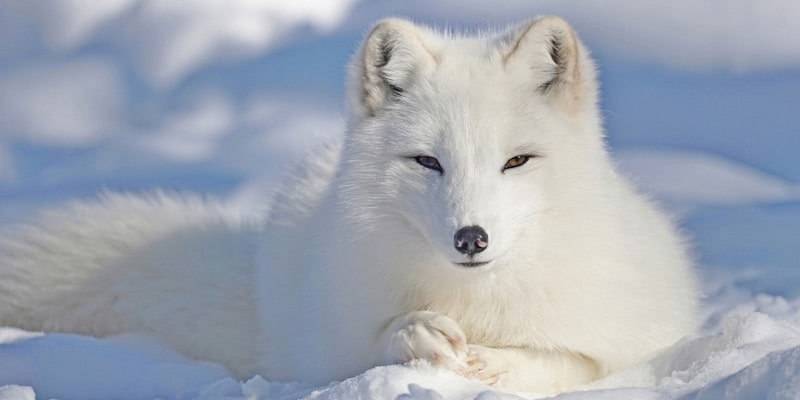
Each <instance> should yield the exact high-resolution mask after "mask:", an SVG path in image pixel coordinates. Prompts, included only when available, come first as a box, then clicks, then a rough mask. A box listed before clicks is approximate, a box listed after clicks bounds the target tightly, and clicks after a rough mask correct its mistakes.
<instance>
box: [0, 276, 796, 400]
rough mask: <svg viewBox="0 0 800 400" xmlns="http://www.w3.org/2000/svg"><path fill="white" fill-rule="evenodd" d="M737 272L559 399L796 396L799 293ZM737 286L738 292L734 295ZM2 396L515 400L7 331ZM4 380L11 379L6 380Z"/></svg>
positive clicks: (461, 382)
mask: <svg viewBox="0 0 800 400" xmlns="http://www.w3.org/2000/svg"><path fill="white" fill-rule="evenodd" d="M748 279H752V276H751V274H750V273H747V274H740V276H739V278H738V279H730V278H726V279H722V280H715V281H712V282H709V284H708V285H707V289H708V291H709V292H713V293H712V294H711V296H710V297H709V299H707V303H708V307H707V308H708V312H707V317H706V323H705V327H704V330H703V333H702V334H700V335H699V336H698V337H695V338H686V339H684V340H683V341H681V342H679V343H677V344H675V345H674V346H672V347H671V348H669V349H667V350H665V351H664V352H663V353H662V354H660V355H658V356H656V357H655V358H653V359H652V360H650V361H648V362H644V363H642V364H639V365H636V366H634V367H632V368H629V369H628V370H625V371H621V372H618V373H616V374H613V375H611V376H608V377H606V378H604V379H602V380H600V381H597V382H594V383H592V384H590V385H588V386H586V387H584V388H582V389H581V390H579V391H576V392H572V393H564V394H561V395H559V396H556V398H557V399H568V400H583V399H587V400H588V399H600V400H603V399H622V398H624V399H679V398H680V399H721V400H726V399H727V400H733V399H752V398H765V399H766V398H769V399H777V400H781V399H785V400H796V399H798V398H800V298H792V299H786V298H783V297H780V296H773V295H769V294H765V293H751V294H750V295H748V296H746V297H744V298H743V297H742V295H743V293H742V289H741V287H740V286H741V283H742V281H743V280H748ZM731 292H736V295H731ZM0 343H2V344H0V386H1V387H0V400H5V399H12V398H13V399H18V398H23V399H33V398H34V392H35V393H36V396H37V397H38V398H50V397H57V398H60V399H64V400H69V399H84V400H88V399H108V398H115V399H150V398H157V397H158V398H165V399H208V400H211V399H220V398H225V399H231V400H233V399H241V400H245V399H325V400H349V399H354V398H365V399H404V400H408V399H418V400H439V399H478V400H490V399H519V398H529V399H533V398H541V397H542V396H539V395H537V394H536V393H503V392H499V391H497V390H494V389H493V388H491V387H489V386H485V385H483V384H481V383H477V382H472V381H468V380H466V379H464V378H462V377H460V376H458V375H456V374H454V373H452V372H449V371H446V370H441V369H438V368H435V367H433V366H431V365H430V364H427V363H425V362H415V363H411V364H407V365H390V366H382V367H376V368H373V369H371V370H368V371H366V372H364V373H363V374H361V375H358V376H356V377H353V378H350V379H347V380H344V381H342V382H332V383H331V384H330V385H328V386H323V387H314V386H311V385H308V384H304V383H300V382H271V381H267V380H265V379H264V378H262V377H258V376H257V377H253V378H252V379H250V380H248V381H246V382H238V381H235V380H234V379H232V378H231V377H230V375H229V374H228V373H227V372H226V371H225V370H224V369H222V368H221V367H219V366H215V365H212V364H209V363H203V362H198V361H192V360H187V359H185V358H182V357H181V356H179V355H177V354H176V353H174V352H172V351H171V350H169V349H166V348H164V347H163V346H162V345H160V344H159V343H157V342H153V341H150V340H148V339H146V338H141V337H136V336H125V337H119V338H111V339H95V338H88V337H81V336H76V335H64V334H45V335H42V334H36V333H29V332H24V331H19V330H16V329H10V328H3V329H0ZM3 385H5V386H3Z"/></svg>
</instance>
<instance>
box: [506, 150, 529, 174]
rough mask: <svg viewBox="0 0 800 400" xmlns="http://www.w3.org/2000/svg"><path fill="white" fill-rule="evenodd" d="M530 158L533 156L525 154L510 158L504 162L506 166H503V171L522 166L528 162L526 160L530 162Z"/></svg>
mask: <svg viewBox="0 0 800 400" xmlns="http://www.w3.org/2000/svg"><path fill="white" fill-rule="evenodd" d="M531 157H533V156H530V155H527V154H523V155H518V156H514V157H511V158H510V159H509V160H508V161H506V165H504V166H503V171H505V170H507V169H511V168H517V167H520V166H522V165H524V164H525V163H526V162H528V160H530V159H531Z"/></svg>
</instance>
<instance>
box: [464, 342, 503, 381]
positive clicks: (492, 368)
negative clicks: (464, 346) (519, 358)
mask: <svg viewBox="0 0 800 400" xmlns="http://www.w3.org/2000/svg"><path fill="white" fill-rule="evenodd" d="M508 371H509V367H508V365H507V363H506V362H505V360H504V359H503V357H502V356H501V355H500V354H499V353H498V351H497V350H495V349H492V348H490V347H484V346H478V345H470V346H469V354H468V355H467V367H466V368H463V369H462V370H461V371H460V372H461V374H462V375H464V376H465V377H467V378H469V379H473V380H476V381H480V382H483V383H485V384H487V385H490V386H500V387H502V386H503V384H502V382H501V380H502V378H503V377H504V376H505V375H506V374H508Z"/></svg>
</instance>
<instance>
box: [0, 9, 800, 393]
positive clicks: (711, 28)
mask: <svg viewBox="0 0 800 400" xmlns="http://www.w3.org/2000/svg"><path fill="white" fill-rule="evenodd" d="M540 14H556V15H560V16H562V17H565V18H566V19H567V20H569V21H570V22H571V23H572V24H573V25H574V27H575V28H576V30H577V31H578V33H579V34H580V35H581V37H582V39H583V40H584V42H585V43H586V44H587V45H588V46H589V48H590V49H592V51H593V54H594V57H595V58H596V60H597V61H598V65H599V69H600V72H601V79H602V86H603V92H602V99H603V105H602V106H603V109H604V116H605V119H606V126H607V131H608V136H609V142H610V145H611V149H612V151H613V152H614V153H615V155H617V157H618V159H619V160H620V165H621V167H622V170H623V171H624V173H626V174H628V175H630V176H632V177H633V178H634V180H636V181H637V182H638V183H639V185H640V186H641V187H643V188H644V189H645V190H646V191H647V192H649V193H651V194H652V195H653V196H654V197H656V198H658V199H660V200H661V201H662V202H664V204H665V205H667V206H668V207H669V209H670V210H672V212H673V213H674V214H675V215H676V216H677V217H678V218H679V220H680V221H681V224H682V226H683V227H684V228H685V230H686V231H687V232H688V234H689V235H691V236H692V237H693V238H694V241H695V247H696V251H695V252H696V255H697V257H698V260H699V263H700V264H701V273H702V275H703V276H704V277H705V279H706V281H707V282H708V283H707V284H706V290H707V292H709V297H710V298H711V299H712V300H713V301H710V305H709V307H708V310H707V314H708V319H707V328H709V329H712V328H715V327H716V325H715V324H716V323H717V322H718V319H717V318H715V315H716V314H719V315H724V314H725V313H727V312H728V311H729V310H730V309H735V308H742V307H744V308H748V307H749V309H759V307H761V306H759V305H758V304H762V303H764V300H763V298H762V297H758V296H768V297H769V296H772V297H769V298H771V299H779V300H781V299H782V301H784V303H787V302H788V303H789V304H794V306H792V307H794V308H792V307H789V308H790V310H789V311H786V312H787V313H788V314H790V315H796V314H798V310H800V305H798V302H797V301H796V300H797V298H798V296H800V39H799V38H800V2H797V1H795V0H773V1H758V0H743V1H737V2H720V1H715V0H698V1H689V0H687V1H668V0H654V1H648V2H640V1H633V0H617V1H577V0H576V1H530V0H507V1H478V0H467V1H457V0H440V1H426V0H409V1H388V0H325V1H314V0H285V1H279V0H261V1H258V0H236V1H233V0H204V1H200V0H196V1H189V0H0V228H2V227H4V226H8V225H9V224H11V223H13V222H19V221H22V220H24V219H25V218H27V217H30V216H31V215H32V213H34V212H35V211H36V210H38V209H41V208H42V207H46V206H53V205H57V204H59V203H60V202H63V201H65V200H67V199H73V198H87V197H92V196H94V195H95V194H96V193H98V192H99V191H102V190H114V191H133V192H141V191H147V190H151V189H154V188H166V189H171V190H180V191H184V190H185V191H192V192H198V193H205V194H209V195H213V196H216V197H219V198H222V199H224V201H225V202H227V203H228V204H230V205H231V206H232V207H236V208H238V209H239V210H240V211H241V212H242V213H247V212H250V211H252V210H254V209H258V208H259V204H262V202H263V201H264V199H265V198H268V195H269V191H270V188H271V187H272V186H273V185H274V184H275V182H276V181H277V180H278V179H280V176H281V173H282V172H283V171H284V170H285V169H286V168H288V166H289V165H290V164H291V163H292V162H293V161H295V160H298V159H299V157H301V156H302V155H303V153H304V152H306V151H309V150H311V149H313V147H314V145H315V144H317V143H321V142H324V141H325V140H327V139H329V138H332V137H335V136H336V135H341V134H342V129H343V125H344V121H343V106H342V103H343V99H342V96H343V86H344V70H345V64H346V63H347V61H348V59H349V57H350V55H351V53H352V52H353V51H354V50H355V49H356V47H357V45H358V42H359V40H360V39H361V38H362V37H363V35H364V34H365V33H366V32H367V30H368V29H369V27H370V26H371V24H372V23H373V22H374V21H375V20H377V19H379V18H382V17H386V16H402V17H407V18H411V19H413V20H415V21H418V22H423V23H430V24H433V25H436V26H440V27H446V28H448V29H456V30H468V31H481V30H487V29H495V28H498V27H504V26H506V25H508V24H511V23H516V22H520V21H522V20H524V19H526V18H528V17H530V16H536V15H540ZM715 291H716V292H715ZM758 299H761V300H758ZM759 301H760V302H761V303H759ZM743 304H745V305H743ZM782 304H783V303H782ZM762 305H763V304H762ZM784 311H785V310H784ZM0 394H2V393H0Z"/></svg>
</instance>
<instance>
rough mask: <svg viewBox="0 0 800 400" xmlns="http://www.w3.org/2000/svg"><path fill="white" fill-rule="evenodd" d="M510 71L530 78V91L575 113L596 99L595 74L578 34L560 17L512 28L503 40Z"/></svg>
mask: <svg viewBox="0 0 800 400" xmlns="http://www.w3.org/2000/svg"><path fill="white" fill-rule="evenodd" d="M502 42H503V45H504V46H505V48H504V51H505V54H504V56H503V63H504V65H505V67H506V69H507V70H508V71H512V72H518V73H520V74H522V76H527V78H526V79H527V80H528V83H529V84H530V86H531V89H532V90H534V91H536V92H538V93H539V94H541V95H542V96H544V97H545V98H546V99H547V100H548V101H549V102H551V103H553V104H554V105H557V106H560V107H561V108H564V109H566V110H567V111H571V112H576V111H579V110H580V109H581V108H582V105H583V104H585V102H586V101H589V102H592V103H594V102H595V101H596V100H595V99H596V91H597V84H596V73H595V69H594V65H593V63H592V61H591V59H590V58H589V56H588V54H587V51H586V50H585V47H584V46H583V45H582V44H581V43H580V40H579V39H578V37H577V35H576V34H575V31H573V30H572V28H571V27H570V26H569V24H568V23H567V22H566V21H564V20H563V19H561V18H558V17H545V18H541V19H537V20H534V21H531V22H529V23H526V24H523V25H521V26H519V27H517V28H515V29H512V30H511V31H510V32H509V33H508V34H507V35H506V36H504V37H503V39H502Z"/></svg>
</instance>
